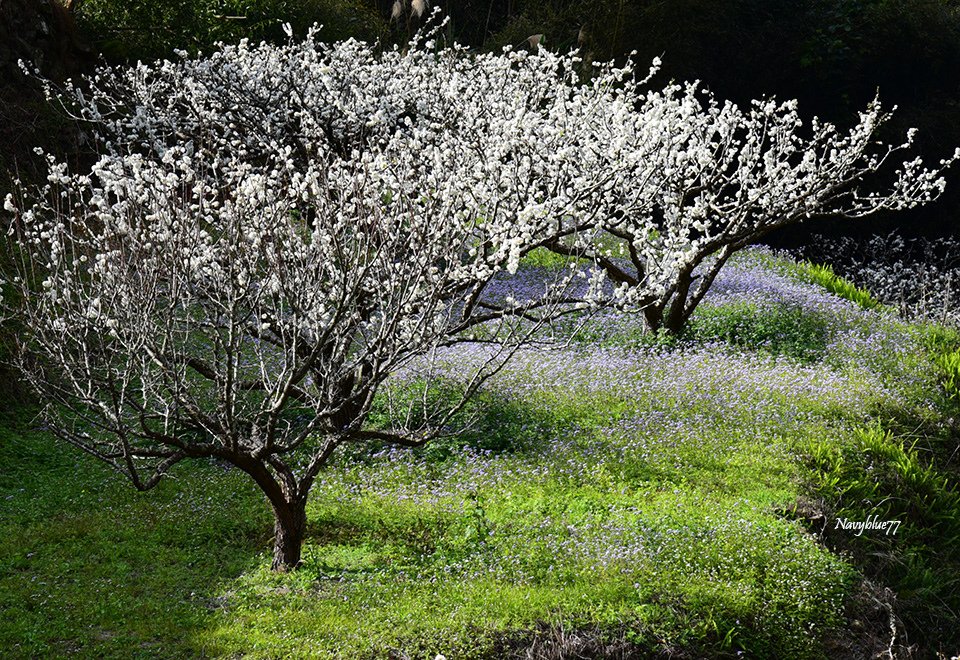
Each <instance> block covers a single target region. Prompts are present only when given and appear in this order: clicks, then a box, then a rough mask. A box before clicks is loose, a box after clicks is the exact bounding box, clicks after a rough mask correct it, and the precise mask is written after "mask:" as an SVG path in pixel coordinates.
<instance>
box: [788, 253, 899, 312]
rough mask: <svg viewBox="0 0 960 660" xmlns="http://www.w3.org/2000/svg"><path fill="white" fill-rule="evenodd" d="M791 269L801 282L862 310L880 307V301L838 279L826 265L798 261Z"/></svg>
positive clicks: (852, 284)
mask: <svg viewBox="0 0 960 660" xmlns="http://www.w3.org/2000/svg"><path fill="white" fill-rule="evenodd" d="M793 268H794V270H795V272H796V273H797V275H798V276H799V277H800V278H801V279H802V280H804V281H806V282H809V283H811V284H816V285H818V286H821V287H823V288H824V289H826V290H827V291H829V292H830V293H832V294H835V295H837V296H840V297H841V298H845V299H846V300H849V301H850V302H853V303H856V304H857V305H859V306H860V307H861V308H862V309H867V310H870V309H878V308H880V307H882V305H881V303H880V301H879V300H877V299H876V298H874V297H873V295H872V294H871V293H870V292H869V291H867V290H866V289H863V288H861V287H858V286H857V285H856V284H854V283H853V282H851V281H850V280H847V279H844V278H843V277H840V276H839V275H837V274H836V273H834V272H833V268H832V267H831V266H830V265H828V264H814V263H812V262H809V261H800V262H797V263H796V265H795V266H794V267H793Z"/></svg>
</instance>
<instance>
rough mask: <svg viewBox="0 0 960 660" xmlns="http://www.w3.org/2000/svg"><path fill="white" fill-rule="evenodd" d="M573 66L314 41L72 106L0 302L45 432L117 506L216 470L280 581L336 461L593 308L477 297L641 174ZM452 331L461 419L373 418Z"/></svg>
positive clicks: (427, 431)
mask: <svg viewBox="0 0 960 660" xmlns="http://www.w3.org/2000/svg"><path fill="white" fill-rule="evenodd" d="M574 63H575V62H574V61H573V60H572V59H569V58H566V59H564V58H556V57H554V56H549V55H546V54H544V55H542V56H530V55H527V54H523V53H508V54H505V55H502V56H484V57H477V58H467V57H465V56H464V54H463V53H462V52H461V51H459V50H458V49H451V50H447V51H442V52H440V53H435V52H434V51H433V50H432V49H431V48H430V46H429V45H426V46H424V47H420V48H416V47H414V48H411V49H409V50H408V51H406V52H399V51H389V52H387V53H384V54H380V55H378V54H375V52H374V50H373V49H372V48H371V47H369V46H366V45H364V44H359V43H356V42H345V43H342V44H337V45H334V46H326V45H321V44H318V43H315V42H314V41H313V39H312V37H311V38H310V39H308V40H307V41H306V42H303V43H301V44H296V45H295V44H290V45H287V46H282V47H274V46H268V45H265V44H261V45H259V46H253V47H251V46H249V45H247V44H240V45H238V46H229V47H224V48H223V49H222V50H221V51H220V52H218V53H216V54H214V55H213V56H211V57H209V58H200V59H194V60H189V59H183V60H182V61H179V62H174V63H172V62H165V63H159V64H157V65H154V66H145V65H140V66H138V67H134V68H131V69H112V70H111V69H106V70H102V71H100V72H99V74H98V75H97V76H96V77H94V78H93V79H91V80H89V81H87V83H86V84H84V85H83V86H80V87H77V88H70V89H68V90H67V96H66V99H67V100H66V107H67V108H68V109H69V110H70V111H71V112H74V113H76V116H77V117H79V118H80V119H82V120H85V121H87V122H89V124H90V126H91V127H92V129H93V131H92V134H93V135H94V137H95V138H96V139H97V140H98V142H97V144H98V145H99V148H100V150H101V153H102V154H103V155H102V157H101V158H100V159H99V161H98V162H97V163H96V165H95V166H94V167H93V168H92V170H91V171H90V172H84V173H76V172H70V171H68V170H67V168H66V166H65V165H63V164H61V163H57V162H55V161H54V160H53V159H51V160H50V161H49V184H48V185H47V186H46V188H45V189H43V190H41V191H32V192H31V191H20V192H19V194H18V195H17V196H14V195H8V196H7V199H6V203H5V206H6V209H7V211H8V212H10V213H11V215H12V218H13V220H12V225H11V231H12V232H14V233H15V235H16V236H17V237H18V238H19V243H20V245H21V246H22V249H21V251H20V253H19V255H18V256H19V262H18V263H19V273H18V277H17V278H16V280H15V281H14V282H12V283H11V286H12V287H13V288H14V289H16V294H17V295H14V296H8V297H7V299H6V302H5V303H4V304H5V306H6V307H7V311H8V312H11V313H16V314H18V315H20V316H21V318H22V319H23V321H24V323H25V326H26V327H27V328H28V329H29V333H28V334H27V335H26V336H25V337H24V338H23V342H22V346H21V351H20V362H19V364H20V366H21V367H22V369H23V371H24V373H25V374H26V376H27V378H28V379H29V381H30V382H31V383H32V385H33V386H34V387H35V388H36V390H37V391H38V392H39V393H40V394H41V395H42V397H43V400H44V401H45V402H46V403H47V404H48V406H47V412H48V414H49V417H50V421H51V427H52V428H53V429H54V430H55V432H56V433H58V434H59V436H60V437H62V438H63V439H65V440H67V441H69V442H71V443H73V444H75V445H76V446H78V447H80V448H82V449H83V450H85V451H87V452H89V453H91V454H93V455H94V456H97V457H99V458H100V459H102V460H104V461H107V462H108V463H110V464H111V465H112V466H113V467H114V468H116V469H117V470H119V471H121V472H123V473H125V474H126V475H127V476H128V477H129V478H130V479H131V480H132V482H133V484H134V485H135V486H136V487H137V488H139V489H144V490H145V489H149V488H151V487H153V486H154V485H156V484H157V483H158V481H159V480H160V479H161V478H162V477H163V476H164V475H165V474H167V473H168V472H169V471H170V470H171V468H172V467H173V466H174V465H175V464H177V463H178V462H180V461H183V460H186V459H196V458H215V459H219V460H222V461H225V462H227V463H230V464H232V465H234V466H236V467H237V468H239V469H240V470H242V471H244V472H245V473H247V474H248V475H249V476H250V477H251V478H252V479H253V480H254V481H255V482H256V483H257V485H258V486H259V487H260V488H261V489H262V491H263V492H264V494H265V495H266V497H267V499H268V500H269V502H270V504H271V506H272V509H273V512H274V514H275V521H276V522H275V532H276V536H275V547H274V559H273V567H274V568H275V569H278V570H282V569H287V568H290V567H293V566H296V565H297V564H298V563H299V561H300V553H301V547H302V542H303V535H304V530H305V522H306V513H305V506H306V502H307V497H308V494H309V492H310V489H311V486H312V485H313V483H314V482H315V480H316V479H317V477H318V475H319V473H320V470H321V469H322V468H323V466H324V465H325V464H326V463H327V462H328V461H329V460H330V459H331V457H332V456H333V455H334V452H335V451H336V450H337V448H338V447H340V446H341V445H343V444H344V443H350V442H361V441H365V440H378V441H387V442H394V443H398V444H401V445H409V446H416V445H419V444H422V443H424V442H426V441H428V440H429V439H431V438H433V437H436V436H437V435H438V434H440V433H442V432H443V431H444V430H445V429H446V427H447V426H448V424H449V423H450V420H451V418H452V416H453V415H454V414H456V412H457V411H458V410H459V409H460V408H461V406H462V405H463V404H464V402H465V401H466V399H467V398H468V397H469V396H470V395H471V394H472V393H474V392H475V391H476V389H477V388H478V387H479V385H480V384H481V383H482V382H483V381H484V380H485V379H486V378H487V377H489V376H490V375H491V374H493V373H495V372H496V371H497V369H498V368H499V367H500V366H502V364H503V363H504V360H505V359H507V358H508V357H509V356H510V354H511V353H512V352H513V351H514V350H515V349H516V348H517V347H518V346H520V345H522V344H523V343H524V342H525V341H527V340H528V339H529V337H530V336H531V333H532V332H535V331H536V330H537V328H538V326H539V324H541V323H542V322H544V321H548V320H549V319H551V318H552V317H553V316H554V315H556V314H558V313H561V312H562V311H564V310H570V309H576V308H578V307H582V306H583V305H585V304H589V302H590V299H591V297H592V296H595V295H596V294H598V293H599V290H600V286H599V285H600V284H601V281H600V280H599V279H598V278H594V279H593V280H592V281H591V283H590V286H588V287H586V289H587V291H586V293H585V292H584V290H585V287H584V286H583V285H582V284H579V285H578V287H577V291H578V293H577V299H576V300H573V299H571V298H570V291H571V289H572V285H573V284H574V280H575V278H578V277H580V273H578V272H577V271H576V270H574V269H563V270H561V271H560V272H557V273H555V274H554V276H553V277H552V278H548V279H547V280H546V281H545V282H544V284H543V286H542V287H541V288H540V291H539V292H538V293H536V294H534V295H529V292H527V295H526V296H525V297H523V298H522V299H519V300H515V299H514V298H513V297H511V296H510V295H497V296H493V295H490V289H491V283H493V282H494V281H495V280H496V279H497V278H499V277H500V276H501V274H502V273H504V272H512V271H515V270H516V268H517V267H518V262H519V260H520V259H521V257H522V256H523V255H524V254H526V253H527V252H529V251H531V250H533V249H535V248H536V247H538V246H539V245H541V244H542V243H543V242H544V241H546V240H548V239H549V240H562V239H563V238H564V237H566V236H569V235H570V234H571V233H572V232H574V231H585V228H588V227H591V226H597V225H598V222H599V218H600V217H601V216H602V215H603V214H604V213H606V212H608V211H609V209H610V204H612V203H613V202H614V201H617V203H619V204H621V205H622V202H620V201H619V200H613V198H612V197H611V196H610V191H612V190H614V189H617V188H622V187H623V186H622V184H618V183H617V181H618V180H619V179H620V178H623V177H627V176H634V175H635V174H636V171H637V170H638V169H640V168H642V167H645V165H644V161H643V160H642V157H641V156H642V154H640V153H638V152H636V153H625V152H624V149H623V148H622V145H616V144H613V143H612V142H611V146H606V145H603V144H594V142H593V140H595V139H596V136H597V135H599V134H603V132H604V131H607V132H609V131H610V126H616V124H617V122H618V121H621V122H624V121H633V115H632V113H631V108H630V106H629V98H626V100H625V97H624V95H623V93H622V92H621V91H618V90H617V88H616V87H617V86H616V85H615V84H613V83H615V82H616V80H617V79H618V77H620V76H621V73H620V72H617V71H613V70H610V71H608V72H606V74H604V75H602V76H600V77H598V79H597V80H596V81H595V83H594V84H592V85H591V86H587V87H583V86H580V85H578V84H577V83H576V80H575V76H574V74H573V65H574ZM611 112H614V113H615V114H613V115H611ZM618 118H619V119H618ZM590 291H593V294H591V293H590ZM15 301H20V303H19V304H17V303H15ZM561 305H562V307H561ZM471 332H478V333H479V334H480V335H481V336H483V337H486V338H488V340H491V345H492V346H493V348H492V349H491V351H490V352H489V359H488V360H486V361H485V362H484V363H483V364H482V365H480V366H479V367H478V368H475V369H474V370H473V371H472V372H471V373H470V375H469V376H468V377H466V378H465V380H464V382H463V383H461V384H460V392H461V395H460V396H459V398H458V399H457V400H454V401H449V400H447V399H443V400H444V401H446V404H445V405H439V406H437V407H429V406H428V409H427V410H421V411H420V413H419V414H417V415H408V416H404V415H399V416H397V417H396V419H397V420H401V421H398V423H397V424H395V425H393V426H391V427H389V428H381V427H375V426H372V425H371V423H370V421H369V418H370V413H371V410H372V408H373V405H374V400H375V397H376V395H377V393H378V391H381V389H382V387H383V386H384V384H385V383H386V382H387V381H388V378H390V376H391V375H393V374H396V373H397V372H398V370H401V369H402V368H403V367H405V366H407V365H410V364H411V362H412V361H414V360H420V361H422V360H429V358H430V356H431V355H433V354H434V353H435V352H436V351H437V350H438V349H441V348H443V347H444V346H447V345H449V344H452V343H455V342H458V341H466V340H469V339H470V334H471ZM436 398H437V397H434V398H433V399H436ZM433 399H431V397H429V396H426V395H425V396H424V397H423V398H422V401H424V402H429V401H432V400H433ZM411 420H415V421H411Z"/></svg>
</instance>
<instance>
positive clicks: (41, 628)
mask: <svg viewBox="0 0 960 660" xmlns="http://www.w3.org/2000/svg"><path fill="white" fill-rule="evenodd" d="M30 419H31V416H30V415H29V414H28V413H26V412H25V411H23V410H20V411H18V412H16V413H12V414H7V415H6V416H4V417H3V418H0V610H2V611H3V612H4V616H3V617H2V619H0V656H2V657H5V658H17V657H58V656H64V655H71V654H82V655H85V656H95V657H124V658H128V657H155V656H157V657H191V656H198V655H202V654H203V653H204V650H203V649H202V648H200V647H198V646H197V644H196V640H197V639H199V638H202V635H199V633H201V632H202V631H203V630H204V629H205V628H207V627H208V626H209V625H211V621H212V619H213V618H215V617H216V612H217V609H218V606H219V601H218V585H219V583H221V582H222V581H224V580H232V579H234V578H236V577H237V576H239V575H241V574H242V573H243V572H244V571H246V570H249V569H251V568H253V567H255V566H256V565H258V563H260V561H261V559H262V556H261V555H258V553H259V551H260V550H261V549H263V548H264V547H265V539H264V536H265V534H266V533H267V532H268V530H269V529H270V526H269V512H268V511H267V509H266V507H265V506H264V503H263V501H262V498H261V497H260V495H259V493H258V492H257V491H256V489H255V487H254V486H253V485H252V484H246V483H245V481H244V480H243V479H242V478H241V477H240V475H238V474H235V473H228V472H225V471H224V470H222V469H221V468H218V467H215V466H212V465H195V466H189V467H186V469H183V470H179V471H177V472H176V473H175V474H174V475H171V478H170V479H168V480H166V482H164V483H161V484H160V486H158V487H157V488H156V489H155V490H153V491H150V492H148V493H138V492H137V491H135V490H134V489H133V487H132V486H131V485H130V484H129V483H128V482H127V481H126V480H125V479H124V478H123V477H122V476H121V475H118V474H115V473H113V472H112V471H110V470H109V469H108V468H107V467H106V466H105V465H103V464H101V463H99V462H98V461H96V460H95V459H93V458H91V457H88V456H86V455H83V454H80V453H79V452H78V451H77V450H75V449H73V448H72V447H68V446H65V445H62V444H60V443H59V442H57V441H56V440H55V439H53V438H52V437H50V436H49V435H48V434H45V433H42V432H38V431H35V430H31V429H30V424H29V421H30Z"/></svg>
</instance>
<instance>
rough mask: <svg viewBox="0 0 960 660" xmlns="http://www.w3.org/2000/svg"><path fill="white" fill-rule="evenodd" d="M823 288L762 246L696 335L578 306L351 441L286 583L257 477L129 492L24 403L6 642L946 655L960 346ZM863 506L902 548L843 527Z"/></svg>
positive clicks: (297, 649) (0, 483)
mask: <svg viewBox="0 0 960 660" xmlns="http://www.w3.org/2000/svg"><path fill="white" fill-rule="evenodd" d="M549 266H550V265H549V264H539V267H549ZM823 277H825V276H823ZM816 280H817V278H816V277H815V276H814V275H811V271H810V269H809V267H808V266H803V265H797V264H794V263H792V262H790V261H789V260H785V259H782V258H779V257H775V256H774V255H771V254H770V253H767V252H763V251H755V252H752V253H749V254H747V255H745V256H744V258H742V259H740V260H739V261H738V262H736V263H735V264H733V265H731V266H729V267H728V268H727V269H726V271H725V272H724V273H722V274H721V277H720V279H719V280H718V281H717V284H716V286H715V287H714V290H713V292H712V294H711V297H710V299H709V300H708V301H706V302H705V303H704V304H703V305H702V306H701V308H700V310H698V313H697V316H696V318H695V322H694V323H693V325H692V326H691V327H690V329H689V330H688V332H687V333H686V336H684V337H683V338H681V339H679V340H670V341H666V340H661V339H658V338H654V337H650V336H647V335H644V334H643V332H642V330H641V328H640V326H639V320H638V319H637V318H636V317H633V316H628V315H622V314H614V313H606V314H604V315H603V316H599V317H595V318H593V319H589V320H585V321H584V328H583V331H582V332H581V333H580V334H579V335H577V337H576V338H574V340H573V341H571V342H568V343H567V344H566V345H564V346H562V347H557V348H553V349H549V350H548V349H539V350H529V351H527V352H525V353H523V354H521V355H519V356H518V358H517V359H516V360H515V361H514V362H513V363H512V365H511V366H510V367H509V368H508V369H507V370H506V371H505V372H504V373H503V374H501V375H500V376H499V377H498V379H497V380H496V381H495V382H493V383H492V384H491V385H490V386H489V387H488V388H487V390H486V391H485V392H484V393H483V396H482V397H481V398H480V400H479V401H478V402H477V405H476V406H475V407H474V409H473V410H471V413H472V414H473V416H474V417H475V418H476V423H475V426H474V428H473V430H472V431H471V432H469V433H467V434H463V435H460V436H458V437H456V438H453V439H450V440H445V441H443V442H439V443H436V444H434V445H431V446H428V447H426V448H424V449H423V450H418V451H409V450H393V449H389V448H386V447H372V448H365V449H359V448H358V449H355V450H353V451H350V452H344V453H343V454H342V455H340V456H339V457H338V459H337V460H336V461H335V463H334V464H333V465H331V466H330V467H329V469H328V470H327V471H326V473H325V474H324V475H323V478H322V481H321V483H319V484H318V485H317V487H315V489H314V491H313V495H312V499H311V504H310V507H309V509H308V513H309V532H308V540H307V544H306V548H305V557H306V562H305V565H304V567H303V568H302V570H300V571H298V572H296V573H293V574H289V575H278V574H273V573H271V572H270V571H269V570H268V569H269V564H270V558H269V549H270V544H269V536H270V529H271V525H270V516H269V512H268V510H267V507H266V504H265V502H264V501H262V500H261V498H260V496H259V495H258V493H257V491H256V489H255V487H254V486H253V485H252V484H249V483H247V482H246V481H245V479H244V477H243V475H240V474H238V473H236V472H235V471H230V470H226V469H225V468H223V467H221V466H219V465H216V464H201V465H194V466H191V467H189V468H184V469H180V470H179V471H178V472H177V473H176V474H175V475H174V476H175V478H171V479H169V480H167V481H166V482H165V483H163V484H161V486H160V487H158V488H157V489H156V490H155V491H151V492H149V493H147V494H137V493H136V492H135V491H134V490H133V489H132V488H131V487H130V486H129V485H128V484H126V483H125V482H123V481H122V480H121V478H120V477H119V476H117V475H114V474H112V473H110V472H109V471H108V470H107V469H106V468H105V467H103V466H101V465H100V464H98V463H96V462H95V461H94V460H93V459H90V458H88V457H86V456H84V455H81V454H79V453H77V452H75V451H74V450H72V449H71V448H69V447H64V446H61V445H59V444H58V443H57V442H56V441H55V440H53V439H52V438H51V437H49V435H47V434H45V433H44V432H43V430H42V429H36V428H34V426H33V425H32V424H31V421H30V415H29V413H28V412H27V411H24V410H23V409H20V410H19V411H18V412H15V413H12V414H10V415H8V416H7V417H6V418H5V419H4V420H3V422H2V426H0V608H2V610H3V611H4V612H5V616H4V617H2V618H0V655H2V656H3V657H31V656H50V655H63V654H66V653H71V652H80V653H83V654H86V655H96V656H101V657H130V653H131V649H132V650H133V653H134V654H135V655H137V656H142V657H189V656H221V655H224V656H237V655H244V656H250V657H351V658H353V657H394V658H407V657H409V658H431V659H432V658H434V657H435V656H436V655H437V654H440V653H442V654H444V655H445V656H446V657H448V658H465V657H467V658H470V657H472V658H482V657H489V658H501V657H511V656H515V657H565V656H564V655H563V654H564V653H566V654H568V656H566V657H574V656H573V655H572V654H574V653H580V654H581V655H582V656H587V657H602V656H609V657H649V656H651V655H654V656H656V655H663V656H667V655H671V657H702V656H704V655H707V656H716V657H727V656H729V657H736V656H737V655H738V653H739V652H742V653H745V654H746V655H747V656H748V657H791V658H792V657H798V658H799V657H853V656H856V655H858V654H863V655H866V656H867V657H869V656H870V654H873V653H876V652H879V651H881V650H883V649H886V648H888V647H890V648H892V650H893V651H894V652H902V651H903V650H904V649H905V648H906V647H908V646H910V645H918V646H919V647H920V651H921V654H928V655H931V656H932V655H933V654H935V653H936V652H938V651H941V652H944V653H948V654H949V652H950V651H951V650H952V652H954V653H955V652H956V649H960V633H958V630H960V626H958V625H957V624H958V621H957V620H956V615H955V614H954V613H955V612H958V611H960V596H958V594H960V588H958V585H957V578H956V575H958V574H960V553H958V550H957V548H958V547H960V544H958V543H957V541H958V540H960V503H958V496H957V489H956V471H955V468H956V457H955V456H953V454H952V453H951V452H954V451H955V450H956V447H957V435H956V433H955V431H954V430H953V427H952V424H953V422H952V421H951V417H952V415H954V414H955V412H956V410H955V408H954V406H955V402H954V400H953V399H951V398H950V397H949V396H947V394H946V393H945V392H944V389H943V386H942V381H944V380H945V379H946V378H945V375H944V373H945V372H944V369H945V367H943V366H942V365H943V364H945V362H944V360H943V358H942V357H940V356H942V355H943V354H948V353H949V352H950V351H952V350H955V349H956V347H957V344H958V342H957V337H956V336H955V335H953V334H952V333H950V332H948V331H946V330H943V329H937V328H934V327H925V326H919V325H911V324H907V323H904V322H902V321H900V320H898V318H897V317H896V316H895V315H893V314H892V313H891V312H890V311H888V310H885V309H884V308H882V307H877V308H874V309H865V308H864V307H863V306H861V305H858V304H856V303H855V302H851V301H849V300H846V299H844V298H841V297H839V296H838V295H836V294H835V293H831V291H835V292H838V293H843V292H844V290H845V289H844V287H842V286H838V285H836V283H834V284H833V285H830V286H831V291H828V290H827V289H826V288H824V287H823V286H821V285H820V284H817V283H816ZM482 350H483V349H481V348H472V349H471V348H461V349H458V350H457V351H455V352H453V351H451V353H450V354H449V355H447V356H446V358H447V360H446V365H447V367H446V368H447V369H448V370H449V373H450V374H451V375H455V374H456V373H457V370H459V369H463V368H465V365H467V364H469V363H470V362H471V361H472V360H475V359H479V357H480V352H481V351H482ZM938 364H939V365H941V366H938ZM409 378H410V379H412V378H413V376H412V374H411V375H410V376H409ZM396 385H397V387H398V388H405V387H409V385H410V382H406V381H405V380H404V377H403V376H401V377H400V378H399V379H398V382H397V383H396ZM870 516H878V518H877V519H878V520H881V521H885V520H897V521H900V525H899V527H898V529H897V531H896V534H888V533H885V532H884V531H882V530H876V529H874V530H866V531H863V532H862V533H860V534H859V535H857V532H856V531H855V530H853V529H842V528H838V523H837V521H838V520H848V521H866V520H868V518H869V517H870ZM527 653H529V655H524V654H527Z"/></svg>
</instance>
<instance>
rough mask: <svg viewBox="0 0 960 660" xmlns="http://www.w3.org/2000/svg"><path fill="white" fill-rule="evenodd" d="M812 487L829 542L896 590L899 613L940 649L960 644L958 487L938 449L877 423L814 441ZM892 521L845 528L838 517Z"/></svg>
mask: <svg viewBox="0 0 960 660" xmlns="http://www.w3.org/2000/svg"><path fill="white" fill-rule="evenodd" d="M809 455H810V465H811V467H812V470H813V475H814V483H815V487H816V492H817V494H818V496H819V497H822V498H823V500H824V502H825V503H826V506H827V508H828V511H829V513H830V516H828V520H827V523H826V524H825V526H824V528H823V529H822V530H820V531H822V533H823V536H824V538H825V540H826V541H827V543H828V544H830V545H831V546H832V547H834V548H835V549H837V550H839V551H842V552H849V553H851V554H852V555H853V556H854V557H855V559H856V561H857V562H858V564H860V565H861V566H862V567H863V570H864V573H865V575H866V576H867V577H869V578H870V579H871V580H874V581H876V582H878V583H881V584H886V585H889V586H890V587H892V588H893V590H894V592H895V593H896V594H897V600H898V608H897V617H899V618H901V619H903V621H904V622H905V623H906V624H907V629H908V630H910V631H912V632H913V633H914V634H916V633H917V631H923V633H924V634H925V635H930V638H931V639H936V640H937V641H938V642H939V643H940V644H942V645H944V648H955V646H956V645H957V644H960V633H958V629H957V628H956V626H955V621H951V615H950V612H956V611H960V580H958V578H957V575H960V552H958V550H957V548H958V545H960V492H958V489H957V486H956V482H955V480H954V479H952V478H951V477H950V476H949V474H947V473H945V472H943V471H942V470H941V469H940V468H938V466H937V465H936V464H935V462H934V459H935V457H936V455H935V454H934V453H930V452H921V451H920V450H919V448H918V447H917V446H916V445H915V444H914V445H908V444H907V443H905V442H904V441H903V440H901V439H898V438H896V437H894V436H893V435H892V434H891V433H889V432H888V431H885V430H883V429H882V428H881V427H880V426H877V425H875V426H871V427H868V428H864V429H860V430H858V431H857V432H856V434H855V435H854V440H853V442H851V443H849V444H846V445H836V444H834V443H829V442H826V443H825V442H819V443H815V444H814V445H812V448H811V450H810V452H809ZM870 520H873V521H874V522H875V523H887V522H888V521H890V522H892V524H890V525H889V526H886V527H882V528H879V529H873V530H870V529H865V530H863V531H850V530H849V529H844V528H843V522H842V521H863V522H867V521H870Z"/></svg>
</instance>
